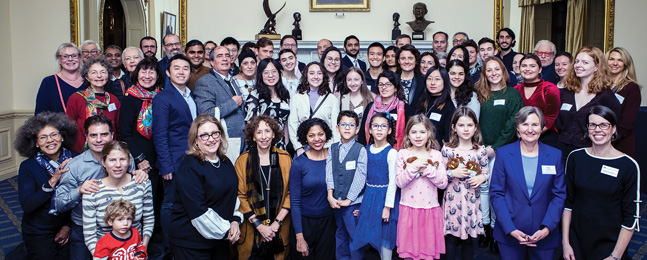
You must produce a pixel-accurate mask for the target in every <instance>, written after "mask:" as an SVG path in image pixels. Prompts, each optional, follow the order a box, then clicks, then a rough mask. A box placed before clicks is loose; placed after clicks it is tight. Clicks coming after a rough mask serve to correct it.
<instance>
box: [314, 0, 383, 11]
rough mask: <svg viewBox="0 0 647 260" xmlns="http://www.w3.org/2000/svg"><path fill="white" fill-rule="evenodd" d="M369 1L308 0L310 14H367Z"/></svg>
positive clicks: (369, 8) (369, 5) (369, 7)
mask: <svg viewBox="0 0 647 260" xmlns="http://www.w3.org/2000/svg"><path fill="white" fill-rule="evenodd" d="M369 11H371V0H310V12H369Z"/></svg>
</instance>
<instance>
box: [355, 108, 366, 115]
mask: <svg viewBox="0 0 647 260" xmlns="http://www.w3.org/2000/svg"><path fill="white" fill-rule="evenodd" d="M353 112H355V114H358V115H361V114H362V113H364V107H363V106H358V107H356V108H355V109H353Z"/></svg>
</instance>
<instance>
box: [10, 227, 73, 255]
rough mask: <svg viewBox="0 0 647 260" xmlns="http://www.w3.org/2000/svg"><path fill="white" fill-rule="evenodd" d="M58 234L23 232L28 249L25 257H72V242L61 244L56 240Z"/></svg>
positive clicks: (23, 238)
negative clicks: (30, 233)
mask: <svg viewBox="0 0 647 260" xmlns="http://www.w3.org/2000/svg"><path fill="white" fill-rule="evenodd" d="M55 236H56V234H44V235H29V234H24V233H23V234H22V240H23V241H24V242H25V248H26V249H27V258H25V259H70V243H69V242H68V243H66V244H65V245H62V246H61V245H60V244H59V243H56V242H55V241H54V237H55Z"/></svg>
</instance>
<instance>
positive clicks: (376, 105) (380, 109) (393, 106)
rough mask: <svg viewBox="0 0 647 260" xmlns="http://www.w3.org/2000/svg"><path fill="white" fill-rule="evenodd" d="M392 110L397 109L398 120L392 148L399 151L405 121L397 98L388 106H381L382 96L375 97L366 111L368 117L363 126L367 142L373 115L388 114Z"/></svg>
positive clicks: (401, 106) (402, 108)
mask: <svg viewBox="0 0 647 260" xmlns="http://www.w3.org/2000/svg"><path fill="white" fill-rule="evenodd" d="M393 109H397V115H398V120H396V121H395V140H396V144H395V146H394V148H395V149H396V150H399V149H400V145H401V144H402V140H403V139H404V127H405V124H406V121H407V119H406V118H405V116H404V102H403V101H401V100H400V99H398V98H397V97H393V99H391V102H389V103H388V104H382V96H380V95H377V96H376V97H375V101H374V102H373V105H372V106H371V109H369V110H368V115H366V124H365V125H364V129H365V133H364V134H365V135H366V142H368V140H370V137H371V136H370V134H369V131H368V130H369V129H370V128H371V118H372V117H373V115H374V114H375V113H376V112H384V113H387V114H388V113H389V112H390V111H391V110H393Z"/></svg>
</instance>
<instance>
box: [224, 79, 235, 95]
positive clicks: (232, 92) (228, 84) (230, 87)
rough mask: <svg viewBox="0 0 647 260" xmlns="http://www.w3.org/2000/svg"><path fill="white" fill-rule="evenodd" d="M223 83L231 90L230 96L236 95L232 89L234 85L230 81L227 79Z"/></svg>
mask: <svg viewBox="0 0 647 260" xmlns="http://www.w3.org/2000/svg"><path fill="white" fill-rule="evenodd" d="M225 83H227V86H229V89H230V90H231V95H232V96H236V90H235V89H234V87H233V86H232V85H231V81H229V80H225Z"/></svg>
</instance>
